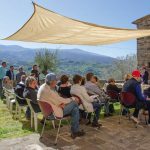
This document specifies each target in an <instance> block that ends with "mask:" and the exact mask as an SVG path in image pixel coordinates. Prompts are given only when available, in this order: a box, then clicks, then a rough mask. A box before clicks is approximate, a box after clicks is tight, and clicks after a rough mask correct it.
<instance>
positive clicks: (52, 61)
mask: <svg viewBox="0 0 150 150" xmlns="http://www.w3.org/2000/svg"><path fill="white" fill-rule="evenodd" d="M35 62H36V63H37V64H38V65H39V67H40V70H41V72H42V73H43V74H44V75H46V74H47V72H48V70H50V71H54V72H55V71H56V66H57V63H58V59H57V50H56V51H50V50H49V49H42V51H37V52H36V55H35Z"/></svg>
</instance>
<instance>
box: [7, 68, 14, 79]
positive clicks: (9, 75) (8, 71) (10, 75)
mask: <svg viewBox="0 0 150 150" xmlns="http://www.w3.org/2000/svg"><path fill="white" fill-rule="evenodd" d="M6 76H8V77H9V79H10V80H14V72H12V74H11V71H10V70H7V71H6Z"/></svg>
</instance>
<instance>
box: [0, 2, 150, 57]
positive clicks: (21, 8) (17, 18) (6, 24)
mask: <svg viewBox="0 0 150 150" xmlns="http://www.w3.org/2000/svg"><path fill="white" fill-rule="evenodd" d="M34 2H35V3H37V4H39V5H41V6H43V7H45V8H47V9H50V10H52V11H54V12H57V13H59V14H62V15H64V16H67V17H71V18H74V19H78V20H82V21H86V22H91V23H95V24H99V25H104V26H111V27H119V28H130V29H134V28H136V26H135V25H133V24H132V22H133V21H134V20H136V19H138V18H140V17H143V16H145V15H148V14H150V2H149V1H148V0H34ZM32 13H33V5H32V1H31V0H0V20H1V23H0V39H3V38H5V37H7V36H9V35H11V34H12V33H14V32H16V31H17V30H18V29H19V28H20V27H21V26H22V25H23V24H24V23H25V22H26V21H27V20H28V19H29V18H30V16H31V15H32ZM87 38H88V37H87ZM0 44H4V45H20V46H23V47H31V48H39V47H46V48H56V49H58V48H59V49H61V48H62V49H63V48H65V49H70V48H80V49H83V50H86V51H90V52H94V53H98V54H102V55H107V56H112V57H118V56H125V55H126V54H133V53H136V40H132V41H127V42H121V43H117V44H111V45H104V46H77V45H73V46H69V45H54V44H53V45H52V44H41V43H40V44H39V43H27V42H13V41H2V40H0Z"/></svg>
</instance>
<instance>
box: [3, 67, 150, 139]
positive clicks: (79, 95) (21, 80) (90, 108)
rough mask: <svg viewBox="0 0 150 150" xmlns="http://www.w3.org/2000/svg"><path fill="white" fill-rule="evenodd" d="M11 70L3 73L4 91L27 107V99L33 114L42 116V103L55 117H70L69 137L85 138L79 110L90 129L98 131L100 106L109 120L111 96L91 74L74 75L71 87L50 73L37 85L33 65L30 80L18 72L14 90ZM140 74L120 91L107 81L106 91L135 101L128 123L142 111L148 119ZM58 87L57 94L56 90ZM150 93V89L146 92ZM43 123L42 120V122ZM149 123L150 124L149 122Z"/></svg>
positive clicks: (66, 79)
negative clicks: (127, 94)
mask: <svg viewBox="0 0 150 150" xmlns="http://www.w3.org/2000/svg"><path fill="white" fill-rule="evenodd" d="M13 70H14V67H13V66H10V68H9V70H8V71H7V72H6V74H7V75H8V76H4V77H3V83H2V85H3V87H5V88H6V89H14V90H15V93H16V94H17V95H18V96H19V97H20V98H21V99H18V102H19V104H22V105H27V102H26V98H28V99H30V100H31V101H30V103H31V106H32V107H33V110H34V111H35V112H37V113H38V112H41V109H40V107H39V104H38V101H45V102H47V103H49V104H50V105H51V107H52V109H53V111H54V114H55V116H57V117H60V118H61V117H63V116H66V115H70V116H71V137H72V138H76V137H78V136H83V135H85V131H84V130H81V129H80V127H79V125H80V122H79V120H80V109H81V110H82V111H84V113H88V114H89V115H88V120H89V121H88V123H87V125H91V126H92V127H98V128H99V127H100V126H102V124H101V123H100V122H99V121H100V120H99V118H100V113H101V108H102V106H105V107H104V110H105V114H104V115H105V116H111V115H112V114H111V113H110V110H109V104H110V101H111V98H110V96H109V95H108V94H107V92H106V93H105V92H104V91H103V89H102V88H101V87H100V86H99V80H98V78H97V77H96V76H95V75H94V74H93V73H87V74H86V76H85V77H83V76H81V75H79V74H76V75H74V76H73V78H72V80H73V84H71V83H72V82H71V83H70V82H69V77H68V76H67V75H65V74H64V75H62V76H61V77H60V82H59V84H57V78H56V75H55V74H54V73H49V74H47V75H46V77H45V83H44V84H42V85H40V82H39V71H38V70H37V65H33V69H32V71H31V74H30V75H29V76H27V75H26V73H25V72H24V71H23V67H20V68H19V72H18V73H17V75H16V81H17V84H16V87H15V88H14V87H13V85H14V84H13V81H14V80H15V78H14V73H13ZM140 77H141V75H140V72H139V71H138V70H136V71H133V72H132V75H130V74H127V75H126V77H125V82H124V85H123V89H120V88H118V87H117V85H116V84H115V80H114V79H113V78H110V79H109V80H108V86H107V88H106V89H107V90H106V91H115V92H117V93H118V94H119V93H121V92H131V93H132V94H134V95H135V97H136V103H135V104H134V106H133V107H134V108H135V111H134V113H133V116H132V117H131V119H133V120H134V121H135V122H138V118H137V117H138V114H139V110H140V109H141V108H144V109H146V110H148V112H149V118H150V101H149V100H150V98H149V97H150V95H148V97H144V96H143V94H142V91H141V83H140ZM56 84H57V90H56ZM148 90H149V91H150V88H149V89H148ZM93 112H94V114H95V115H94V117H93V120H91V118H92V116H91V113H93ZM26 117H27V119H29V118H30V117H31V110H30V108H29V107H27V111H26ZM43 121H44V120H43V119H42V122H43ZM149 123H150V120H149Z"/></svg>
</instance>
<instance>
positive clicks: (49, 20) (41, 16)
mask: <svg viewBox="0 0 150 150" xmlns="http://www.w3.org/2000/svg"><path fill="white" fill-rule="evenodd" d="M144 36H150V30H134V29H120V28H111V27H105V26H99V25H96V24H91V23H87V22H82V21H79V20H74V19H71V18H68V17H64V16H62V15H59V14H57V13H54V12H52V11H50V10H47V9H45V8H43V7H41V6H38V5H36V4H34V13H33V15H32V16H31V18H30V19H29V20H28V21H27V22H26V23H25V24H24V25H23V26H22V27H21V29H19V30H18V31H17V32H16V33H14V34H13V35H11V36H9V37H7V38H5V39H4V40H14V41H26V42H40V43H51V44H74V45H104V44H111V43H116V42H121V41H125V40H130V39H135V38H140V37H144Z"/></svg>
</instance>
